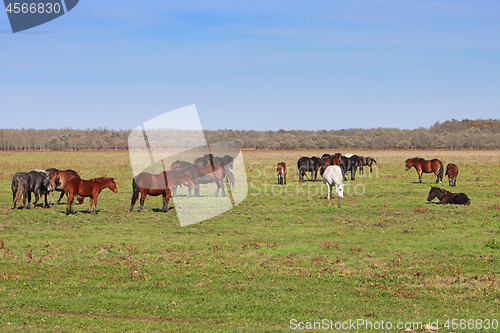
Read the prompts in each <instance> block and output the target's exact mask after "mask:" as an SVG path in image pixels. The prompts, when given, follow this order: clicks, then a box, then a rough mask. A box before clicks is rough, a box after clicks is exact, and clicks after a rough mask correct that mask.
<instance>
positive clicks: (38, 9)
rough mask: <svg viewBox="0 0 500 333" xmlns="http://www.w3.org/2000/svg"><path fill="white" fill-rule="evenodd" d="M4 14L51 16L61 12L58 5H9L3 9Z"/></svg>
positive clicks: (17, 3)
mask: <svg viewBox="0 0 500 333" xmlns="http://www.w3.org/2000/svg"><path fill="white" fill-rule="evenodd" d="M5 11H6V12H8V13H9V14H11V13H14V14H19V13H23V14H36V13H38V14H43V13H46V14H51V13H56V14H58V13H59V12H60V11H61V5H60V4H59V3H57V2H56V3H54V4H52V3H50V2H48V3H38V4H36V3H31V4H28V3H19V2H16V3H9V5H8V6H7V8H6V9H5Z"/></svg>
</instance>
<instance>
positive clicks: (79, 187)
mask: <svg viewBox="0 0 500 333" xmlns="http://www.w3.org/2000/svg"><path fill="white" fill-rule="evenodd" d="M105 188H109V189H110V190H111V191H113V192H114V193H116V192H118V189H117V188H116V184H115V180H114V179H113V178H105V177H101V178H94V179H90V180H83V179H81V178H76V177H74V178H71V179H70V180H68V182H67V183H66V187H65V188H64V190H65V192H66V195H67V196H68V203H67V206H66V214H67V215H69V214H74V213H75V212H74V211H73V199H74V198H75V196H77V195H78V196H81V197H90V204H89V210H88V211H89V213H90V212H91V211H92V204H94V210H95V212H96V213H97V198H98V197H99V193H101V191H102V190H103V189H105Z"/></svg>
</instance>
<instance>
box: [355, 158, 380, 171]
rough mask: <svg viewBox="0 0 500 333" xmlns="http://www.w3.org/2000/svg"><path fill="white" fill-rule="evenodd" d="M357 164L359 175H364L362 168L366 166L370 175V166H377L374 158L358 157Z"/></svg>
mask: <svg viewBox="0 0 500 333" xmlns="http://www.w3.org/2000/svg"><path fill="white" fill-rule="evenodd" d="M358 162H359V173H365V169H364V166H365V165H367V166H369V167H370V173H372V164H373V163H375V164H377V161H375V159H374V158H372V157H370V156H367V157H363V156H358Z"/></svg>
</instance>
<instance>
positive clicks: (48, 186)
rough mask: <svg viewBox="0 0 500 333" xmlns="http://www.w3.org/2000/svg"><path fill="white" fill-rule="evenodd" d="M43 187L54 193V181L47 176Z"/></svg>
mask: <svg viewBox="0 0 500 333" xmlns="http://www.w3.org/2000/svg"><path fill="white" fill-rule="evenodd" d="M42 184H43V186H44V187H45V188H46V189H47V191H52V179H51V178H50V177H49V175H47V177H46V178H45V179H44V180H43V182H42Z"/></svg>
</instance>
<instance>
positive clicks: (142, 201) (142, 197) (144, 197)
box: [140, 191, 147, 211]
mask: <svg viewBox="0 0 500 333" xmlns="http://www.w3.org/2000/svg"><path fill="white" fill-rule="evenodd" d="M146 195H147V194H146V193H145V192H143V191H141V200H140V203H141V211H142V210H144V200H146Z"/></svg>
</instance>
